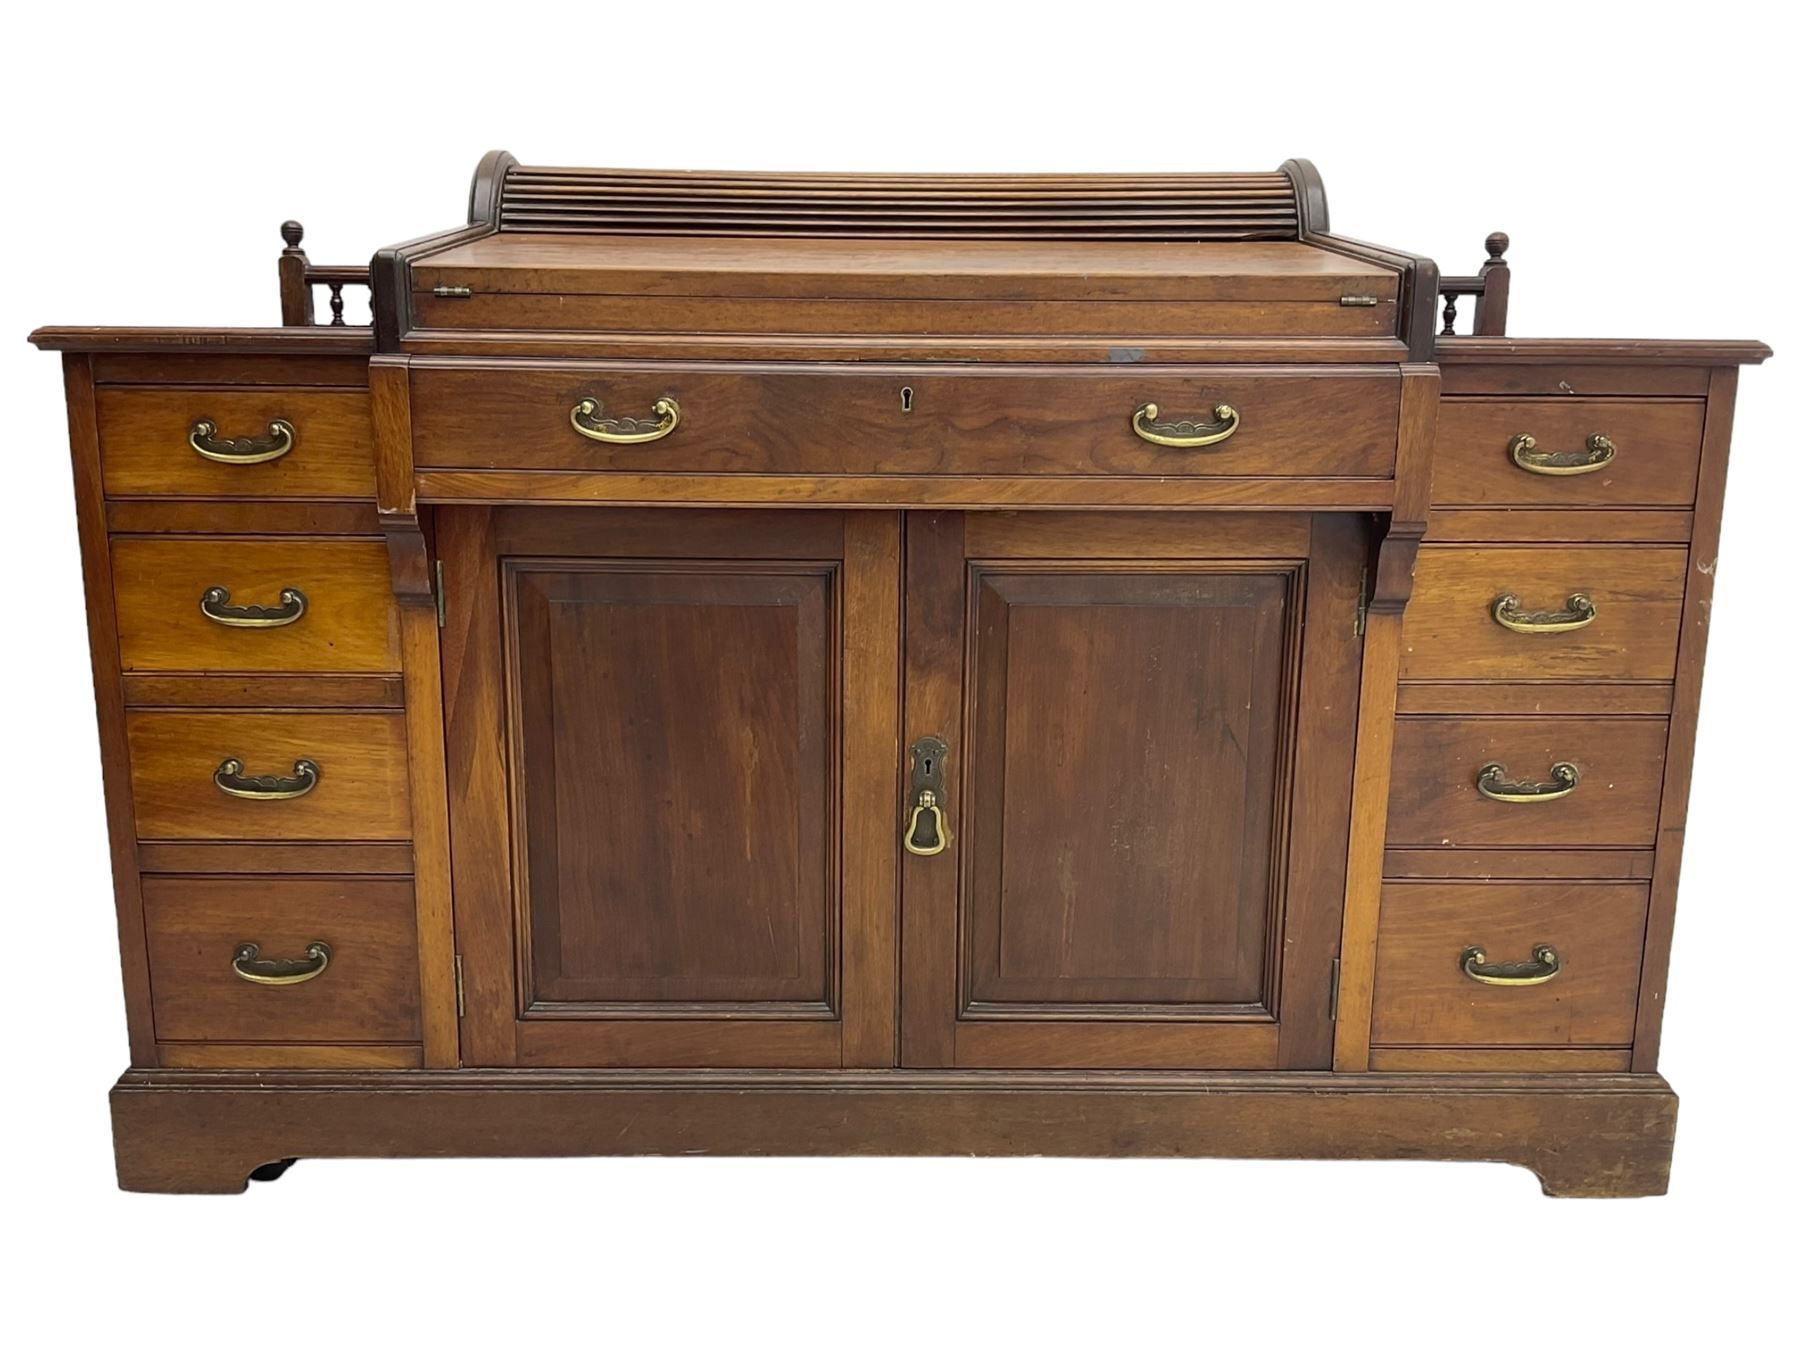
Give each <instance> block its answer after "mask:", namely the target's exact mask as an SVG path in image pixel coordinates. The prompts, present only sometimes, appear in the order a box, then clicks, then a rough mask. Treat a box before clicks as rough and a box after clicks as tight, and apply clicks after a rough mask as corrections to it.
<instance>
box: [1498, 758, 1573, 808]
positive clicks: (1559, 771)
mask: <svg viewBox="0 0 1800 1350" xmlns="http://www.w3.org/2000/svg"><path fill="white" fill-rule="evenodd" d="M1579 782H1581V770H1580V769H1578V768H1576V767H1575V766H1574V765H1573V764H1570V763H1568V762H1567V761H1566V760H1565V761H1559V762H1558V763H1555V764H1552V765H1551V766H1550V781H1549V782H1547V783H1529V782H1514V781H1512V780H1510V779H1508V778H1507V776H1506V766H1505V765H1504V764H1483V765H1482V766H1481V770H1480V772H1478V773H1477V774H1476V775H1475V790H1476V791H1477V792H1479V793H1480V794H1481V795H1482V796H1484V797H1486V798H1487V799H1488V800H1489V801H1490V802H1555V801H1561V800H1562V799H1563V798H1564V797H1566V796H1568V795H1569V794H1570V793H1571V792H1573V791H1574V790H1575V785H1576V784H1577V783H1579Z"/></svg>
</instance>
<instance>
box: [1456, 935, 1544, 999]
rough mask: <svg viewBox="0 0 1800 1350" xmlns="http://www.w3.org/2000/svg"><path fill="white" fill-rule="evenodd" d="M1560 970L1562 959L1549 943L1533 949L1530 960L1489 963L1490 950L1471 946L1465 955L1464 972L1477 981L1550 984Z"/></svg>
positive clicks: (1519, 986) (1514, 986) (1518, 986)
mask: <svg viewBox="0 0 1800 1350" xmlns="http://www.w3.org/2000/svg"><path fill="white" fill-rule="evenodd" d="M1561 972H1562V958H1561V957H1560V956H1558V955H1557V954H1556V948H1554V947H1552V946H1549V945H1548V944H1539V945H1538V946H1536V947H1534V948H1532V951H1531V960H1529V961H1495V962H1494V963H1493V964H1491V965H1490V964H1489V963H1488V959H1487V952H1486V951H1485V950H1484V949H1483V948H1481V947H1470V948H1468V949H1467V950H1466V951H1464V952H1463V954H1462V973H1463V974H1465V975H1467V976H1468V977H1469V978H1470V979H1471V980H1474V981H1475V983H1476V984H1495V985H1499V986H1501V987H1502V988H1510V989H1523V988H1524V987H1525V986H1526V985H1532V984H1548V983H1550V981H1551V980H1554V979H1555V978H1556V977H1557V975H1559V974H1560V973H1561Z"/></svg>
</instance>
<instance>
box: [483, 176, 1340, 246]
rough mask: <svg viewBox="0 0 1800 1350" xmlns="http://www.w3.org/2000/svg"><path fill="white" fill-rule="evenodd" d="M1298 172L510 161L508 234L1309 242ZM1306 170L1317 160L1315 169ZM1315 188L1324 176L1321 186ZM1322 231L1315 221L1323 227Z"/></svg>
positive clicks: (502, 190)
mask: <svg viewBox="0 0 1800 1350" xmlns="http://www.w3.org/2000/svg"><path fill="white" fill-rule="evenodd" d="M1296 163H1299V162H1298V161H1290V162H1289V165H1288V166H1284V167H1283V169H1281V170H1277V171H1275V172H1272V173H1235V174H1214V173H1191V174H1157V175H1147V174H1146V175H1125V176H1122V175H1113V174H1105V175H1102V174H1094V175H1040V176H1021V175H993V176H990V175H978V174H903V175H876V174H761V173H654V172H647V171H643V170H637V169H557V168H531V167H526V166H522V165H516V164H515V165H509V166H507V167H506V168H505V169H504V171H503V173H502V175H501V177H500V181H499V185H498V187H499V190H498V199H499V200H498V211H497V214H498V225H499V228H500V230H501V231H503V232H529V233H555V234H617V235H725V236H729V235H739V236H759V235H782V236H785V237H788V238H816V239H1099V240H1107V239H1138V240H1152V241H1157V240H1162V241H1179V242H1198V241H1206V240H1213V241H1221V242H1224V241H1233V240H1267V239H1299V238H1301V237H1302V234H1303V231H1304V228H1305V226H1306V224H1307V223H1308V214H1309V211H1310V210H1312V209H1316V211H1317V214H1318V215H1321V216H1322V215H1323V190H1322V189H1317V198H1318V200H1317V203H1316V204H1314V203H1309V202H1307V201H1305V200H1303V199H1304V197H1305V196H1306V194H1307V193H1308V191H1309V190H1311V189H1310V188H1309V185H1308V184H1307V183H1306V182H1305V181H1304V178H1303V176H1301V175H1299V174H1297V173H1296V172H1295V171H1294V169H1293V167H1292V166H1293V165H1295V164H1296ZM1305 167H1306V169H1307V170H1308V171H1310V170H1311V166H1310V165H1306V166H1305ZM1313 184H1314V185H1316V175H1314V178H1313ZM1314 228H1317V225H1314Z"/></svg>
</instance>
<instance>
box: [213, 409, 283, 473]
mask: <svg viewBox="0 0 1800 1350" xmlns="http://www.w3.org/2000/svg"><path fill="white" fill-rule="evenodd" d="M299 439H300V434H299V433H298V432H297V431H295V430H294V424H293V423H292V422H289V421H287V420H285V419H283V418H280V417H277V418H276V419H275V420H274V421H273V422H270V423H269V434H268V435H266V436H240V437H238V438H237V439H236V440H233V439H232V438H231V437H229V436H221V435H219V428H218V426H217V424H215V423H214V422H213V420H212V419H211V418H209V417H202V418H201V419H200V420H199V421H198V422H195V423H194V425H193V426H191V427H189V428H188V444H189V445H191V446H193V447H194V453H195V454H197V455H199V456H200V457H201V458H202V459H210V460H212V461H213V462H214V463H215V464H267V463H268V462H269V461H270V460H272V459H280V458H281V457H282V456H283V455H285V454H286V453H287V452H288V451H290V450H292V449H293V448H294V445H295V443H296V442H297V441H298V440H299Z"/></svg>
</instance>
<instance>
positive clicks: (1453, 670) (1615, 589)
mask: <svg viewBox="0 0 1800 1350" xmlns="http://www.w3.org/2000/svg"><path fill="white" fill-rule="evenodd" d="M1686 573H1687V550H1686V549H1684V548H1645V547H1634V546H1592V545H1541V546H1528V547H1526V546H1522V547H1499V548H1482V547H1463V546H1461V545H1455V546H1452V545H1427V546H1426V547H1424V548H1422V549H1420V550H1419V561H1418V566H1417V568H1415V569H1414V572H1413V593H1412V599H1411V600H1409V601H1408V602H1407V606H1406V623H1405V628H1404V633H1403V638H1402V650H1401V660H1400V677H1401V679H1404V680H1524V681H1533V680H1670V679H1673V678H1674V676H1675V647H1676V640H1677V638H1678V636H1679V634H1680V630H1681V600H1682V588H1683V585H1684V584H1685V582H1686ZM1505 595H1511V596H1513V597H1515V598H1516V601H1517V605H1516V606H1513V607H1509V608H1508V610H1507V613H1508V614H1509V615H1510V616H1511V617H1512V618H1513V620H1514V621H1519V620H1521V619H1522V618H1524V616H1528V615H1532V614H1540V613H1541V614H1545V615H1550V616H1553V617H1549V618H1546V619H1545V620H1543V622H1542V623H1541V624H1539V625H1538V626H1540V627H1542V628H1545V629H1549V630H1553V631H1534V632H1518V631H1514V630H1513V629H1511V628H1508V627H1506V626H1505V625H1504V624H1502V623H1501V622H1500V621H1499V620H1498V619H1496V617H1495V614H1494V610H1495V605H1496V603H1497V602H1498V601H1499V599H1500V597H1502V596H1505ZM1576 595H1582V596H1586V597H1588V599H1589V600H1590V601H1591V602H1592V607H1593V608H1592V613H1593V618H1592V622H1589V623H1587V624H1585V625H1584V626H1582V627H1579V628H1576V627H1574V626H1573V625H1574V623H1575V621H1576V620H1577V619H1579V618H1581V617H1583V616H1582V614H1581V613H1580V612H1579V611H1578V610H1577V609H1572V608H1571V607H1570V605H1569V601H1570V597H1572V596H1576ZM1533 622H1535V621H1533Z"/></svg>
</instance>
